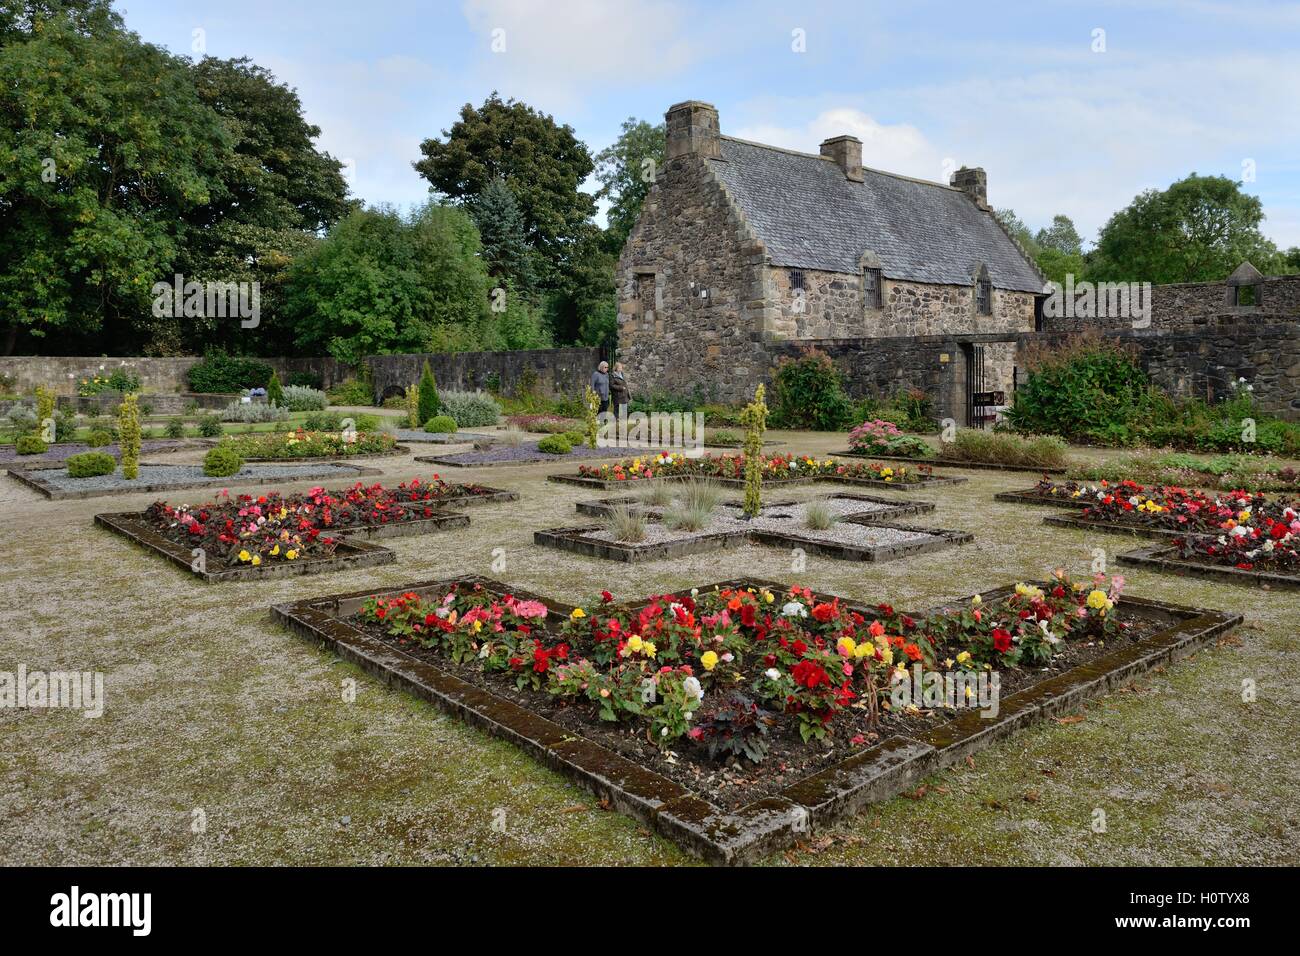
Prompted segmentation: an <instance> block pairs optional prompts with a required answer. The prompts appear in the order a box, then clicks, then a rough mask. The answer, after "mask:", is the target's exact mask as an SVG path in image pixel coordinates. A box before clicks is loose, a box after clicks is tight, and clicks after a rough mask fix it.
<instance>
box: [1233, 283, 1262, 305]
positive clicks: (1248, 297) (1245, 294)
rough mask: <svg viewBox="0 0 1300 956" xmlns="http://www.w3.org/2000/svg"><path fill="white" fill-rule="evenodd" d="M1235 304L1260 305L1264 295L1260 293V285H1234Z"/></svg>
mask: <svg viewBox="0 0 1300 956" xmlns="http://www.w3.org/2000/svg"><path fill="white" fill-rule="evenodd" d="M1232 291H1233V304H1234V305H1237V306H1243V307H1244V306H1256V305H1260V304H1261V303H1260V299H1261V298H1262V296H1260V294H1259V286H1253V285H1238V286H1233V287H1232Z"/></svg>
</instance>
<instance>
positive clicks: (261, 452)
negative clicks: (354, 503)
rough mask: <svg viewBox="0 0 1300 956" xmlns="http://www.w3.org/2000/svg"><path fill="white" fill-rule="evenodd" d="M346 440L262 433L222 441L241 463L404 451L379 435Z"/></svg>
mask: <svg viewBox="0 0 1300 956" xmlns="http://www.w3.org/2000/svg"><path fill="white" fill-rule="evenodd" d="M353 437H354V440H352V441H349V440H348V439H347V438H346V437H344V435H343V433H342V432H321V431H306V430H304V429H301V428H300V429H298V430H297V431H291V432H263V433H261V434H253V435H234V436H229V437H227V438H226V439H225V441H226V442H228V443H230V444H231V445H233V446H234V448H235V451H237V452H238V453H239V457H241V458H243V459H244V460H245V461H292V460H294V459H300V458H328V459H332V458H357V457H375V456H380V455H397V454H401V453H403V452H405V451H406V450H407V449H405V448H402V447H401V446H400V445H398V444H397V439H395V438H394V437H393V436H392V435H386V434H384V433H383V432H357V433H356V434H355V435H354V436H353Z"/></svg>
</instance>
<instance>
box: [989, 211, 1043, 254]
mask: <svg viewBox="0 0 1300 956" xmlns="http://www.w3.org/2000/svg"><path fill="white" fill-rule="evenodd" d="M993 215H995V216H997V217H998V219H1000V220H1002V224H1003V225H1004V226H1006V227H1007V232H1009V233H1011V235H1013V236H1015V237H1016V239H1017V240H1019V242H1020V244H1021V245H1022V246H1024V247H1025V251H1026V252H1028V253H1029V254H1030V255H1031V256H1032V255H1033V254H1034V253H1036V252H1037V251H1038V243H1036V242H1034V234H1033V233H1032V232H1030V231H1029V227H1028V226H1026V225H1025V223H1024V220H1022V219H1021V218H1020V217H1019V216H1017V215H1016V211H1015V210H1014V209H995V210H993Z"/></svg>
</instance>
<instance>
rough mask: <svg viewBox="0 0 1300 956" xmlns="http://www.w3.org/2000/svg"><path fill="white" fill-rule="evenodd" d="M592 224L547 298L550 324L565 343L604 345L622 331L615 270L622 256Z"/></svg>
mask: <svg viewBox="0 0 1300 956" xmlns="http://www.w3.org/2000/svg"><path fill="white" fill-rule="evenodd" d="M609 245H610V244H609V240H608V238H607V234H606V233H602V232H601V230H600V229H599V228H598V227H597V226H596V225H595V224H594V223H589V224H588V225H587V226H586V227H585V228H584V229H583V231H582V234H581V236H580V237H579V238H578V240H577V242H575V244H574V253H573V255H572V256H570V258H569V261H568V262H567V263H566V264H565V268H564V272H563V273H562V274H561V276H560V277H559V281H558V282H557V287H556V288H555V290H554V291H552V292H551V293H550V294H549V295H548V296H547V298H546V313H547V318H548V321H547V324H548V325H549V326H550V328H551V331H552V332H553V334H554V335H555V338H556V339H557V340H558V341H561V342H575V343H578V344H582V345H602V344H604V343H605V342H607V341H609V340H610V339H611V338H613V336H614V335H615V334H616V332H617V330H618V298H617V296H616V294H615V285H614V270H615V268H616V266H617V264H618V254H617V252H613V251H611V250H610V248H609Z"/></svg>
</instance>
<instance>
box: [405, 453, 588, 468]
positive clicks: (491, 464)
mask: <svg viewBox="0 0 1300 956" xmlns="http://www.w3.org/2000/svg"><path fill="white" fill-rule="evenodd" d="M568 457H569V456H568V455H546V456H545V457H543V456H542V455H539V456H538V457H536V458H515V459H513V460H510V461H480V462H472V461H456V460H455V458H454V457H453V456H451V455H416V456H415V457H414V458H413V459H411V460H412V461H418V462H422V463H423V464H426V465H440V466H441V467H443V468H504V467H506V466H508V465H536V464H538V463H539V462H540V463H542V464H550V463H551V462H557V463H558V462H561V461H563V460H564V459H566V458H568Z"/></svg>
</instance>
